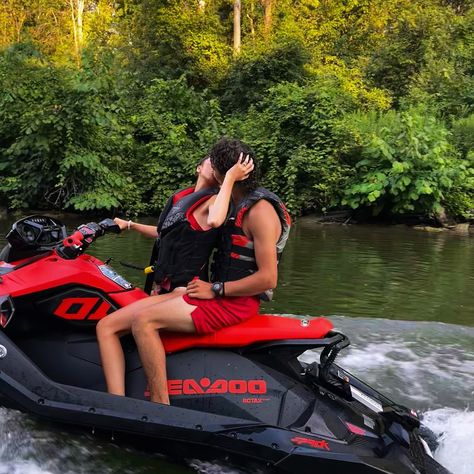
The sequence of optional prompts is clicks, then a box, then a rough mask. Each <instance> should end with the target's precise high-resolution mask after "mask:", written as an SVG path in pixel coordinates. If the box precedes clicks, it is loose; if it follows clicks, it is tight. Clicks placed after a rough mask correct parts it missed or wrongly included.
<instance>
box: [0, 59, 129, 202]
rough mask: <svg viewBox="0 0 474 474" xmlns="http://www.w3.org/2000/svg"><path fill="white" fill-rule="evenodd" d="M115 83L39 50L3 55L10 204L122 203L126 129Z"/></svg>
mask: <svg viewBox="0 0 474 474" xmlns="http://www.w3.org/2000/svg"><path fill="white" fill-rule="evenodd" d="M110 89H111V83H110V81H107V80H106V79H105V78H103V79H102V80H101V81H99V80H97V78H95V77H91V76H89V75H88V73H87V71H84V72H78V71H75V70H69V69H64V68H57V67H53V66H52V65H50V64H48V63H46V62H44V61H42V60H41V59H39V58H38V57H37V55H32V54H29V55H18V54H14V55H13V54H9V52H8V51H7V52H5V53H4V54H3V55H1V56H0V171H1V173H2V175H3V177H4V179H3V181H2V183H0V193H1V194H3V200H4V201H5V202H7V205H8V206H9V207H10V208H14V209H18V208H24V207H30V208H31V207H34V208H38V207H39V208H46V207H51V206H55V207H58V208H61V209H75V210H85V209H110V208H112V207H116V206H119V205H120V203H121V201H122V200H123V199H124V197H125V193H126V192H127V188H128V182H127V180H126V179H125V178H124V177H123V176H122V174H121V173H120V166H121V163H122V162H123V160H124V158H125V156H124V155H125V154H126V152H127V139H126V136H127V135H126V130H125V129H124V127H123V126H121V125H120V123H119V116H120V112H121V111H120V106H119V105H118V104H116V103H113V102H109V101H108V100H107V99H108V97H109V94H110Z"/></svg>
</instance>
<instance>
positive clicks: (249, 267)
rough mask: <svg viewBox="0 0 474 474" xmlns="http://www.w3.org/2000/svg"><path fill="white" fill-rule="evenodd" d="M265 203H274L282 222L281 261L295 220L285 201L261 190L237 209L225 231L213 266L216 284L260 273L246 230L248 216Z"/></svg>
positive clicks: (279, 243)
mask: <svg viewBox="0 0 474 474" xmlns="http://www.w3.org/2000/svg"><path fill="white" fill-rule="evenodd" d="M261 199H265V200H267V201H268V202H270V203H271V204H272V205H273V207H274V208H275V211H276V213H277V215H278V217H279V219H280V223H281V234H280V238H279V239H278V242H277V244H276V247H277V258H278V260H279V259H280V257H281V254H282V252H283V248H284V247H285V245H286V241H287V240H288V235H289V233H290V226H291V218H290V215H289V214H288V211H287V210H286V207H285V205H284V204H283V202H282V201H281V199H280V198H279V197H278V196H277V195H276V194H274V193H272V192H270V191H268V190H267V189H265V188H258V189H256V190H255V191H253V192H251V193H250V194H249V195H247V196H246V197H245V198H244V199H243V200H242V201H240V202H239V203H238V205H237V206H236V209H235V212H234V217H233V218H230V219H228V221H227V224H225V226H224V227H223V230H222V237H221V242H220V245H219V246H218V250H217V253H216V257H215V259H214V265H213V276H212V280H213V281H222V282H225V281H234V280H240V279H241V278H245V277H246V276H249V275H251V274H252V273H255V272H256V271H257V270H258V267H257V263H256V260H255V250H254V244H253V242H252V240H250V239H249V238H248V237H247V236H246V235H245V233H244V231H243V229H242V223H243V219H244V216H245V214H246V213H247V212H248V211H249V209H250V208H251V207H252V206H253V205H255V204H256V203H257V202H258V201H260V200H261Z"/></svg>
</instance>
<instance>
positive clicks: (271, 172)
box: [231, 80, 355, 213]
mask: <svg viewBox="0 0 474 474" xmlns="http://www.w3.org/2000/svg"><path fill="white" fill-rule="evenodd" d="M354 109H355V102H354V100H353V98H352V97H351V96H350V95H349V94H348V93H345V92H344V91H343V90H341V88H340V87H339V86H338V84H337V82H335V81H328V80H327V81H323V80H321V81H319V82H316V83H314V84H312V85H311V86H306V87H304V86H299V85H297V84H291V83H285V84H279V85H277V86H275V87H273V88H271V89H270V90H269V91H268V93H267V94H266V95H265V97H264V98H263V100H262V101H261V102H260V103H259V104H258V105H257V106H253V107H251V108H250V110H249V112H248V114H247V115H246V116H245V117H240V118H237V119H236V120H234V121H233V123H232V125H231V130H232V132H233V133H234V134H236V135H239V136H241V137H242V138H243V140H245V141H247V142H248V143H250V144H251V146H252V147H253V148H254V149H255V151H256V153H257V156H259V157H260V158H261V159H262V161H263V163H262V172H263V175H264V177H265V179H264V182H265V184H266V185H267V186H268V187H269V188H270V189H273V190H275V191H277V192H279V193H280V194H281V195H282V197H283V198H284V200H285V202H286V203H287V205H288V207H289V209H290V211H291V212H293V213H299V212H301V211H302V210H304V209H306V210H309V209H321V208H322V207H327V206H330V205H331V203H332V201H333V200H334V197H335V196H336V195H337V193H338V190H339V189H340V186H341V182H342V181H343V180H344V175H345V168H344V167H343V166H342V167H341V166H340V164H339V163H338V162H337V160H336V158H335V156H336V149H335V146H336V143H335V141H334V136H333V125H334V123H335V120H336V119H337V118H338V117H340V116H341V115H342V114H344V113H346V112H348V111H351V110H354Z"/></svg>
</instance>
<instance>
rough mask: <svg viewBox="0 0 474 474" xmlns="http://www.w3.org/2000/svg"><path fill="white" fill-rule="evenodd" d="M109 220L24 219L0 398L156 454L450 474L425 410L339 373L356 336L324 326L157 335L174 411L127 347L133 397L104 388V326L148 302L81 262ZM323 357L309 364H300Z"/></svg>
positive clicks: (257, 323) (0, 261)
mask: <svg viewBox="0 0 474 474" xmlns="http://www.w3.org/2000/svg"><path fill="white" fill-rule="evenodd" d="M118 232H120V229H119V228H118V226H117V225H116V224H115V223H114V222H113V221H112V220H110V219H106V220H104V221H102V222H99V223H88V224H85V225H82V226H80V227H78V229H77V230H76V231H74V232H73V233H72V234H71V235H67V232H66V228H65V226H64V225H63V224H62V223H61V222H60V221H59V220H57V219H54V218H51V217H48V216H41V215H35V216H30V217H27V218H24V219H21V220H19V221H17V222H15V223H14V224H13V226H12V228H11V230H10V232H9V233H8V235H7V237H6V238H7V242H8V243H7V244H6V246H5V247H4V248H3V250H2V251H1V252H0V401H1V403H2V404H3V405H4V406H7V407H12V408H15V409H18V410H21V411H23V412H26V413H28V414H30V415H33V416H35V417H38V418H40V419H44V420H47V421H49V422H57V423H61V424H63V425H64V424H66V425H70V426H75V427H84V428H87V429H91V430H93V431H94V432H100V433H108V434H113V436H114V438H115V439H116V440H124V441H125V442H132V443H133V442H135V443H136V444H138V445H139V446H141V447H143V446H145V445H146V446H147V447H148V448H151V449H154V450H156V451H157V452H164V453H165V454H166V453H168V452H169V453H171V454H172V453H173V451H174V452H175V453H176V452H179V454H182V453H183V452H184V453H186V454H187V455H194V456H197V457H199V458H201V459H203V458H209V459H215V458H216V457H225V458H229V459H235V460H237V462H239V460H245V463H246V464H247V465H248V463H250V462H251V463H255V464H256V465H259V466H263V467H264V468H265V469H268V470H270V471H271V472H281V473H295V472H298V473H300V474H305V473H311V474H313V473H315V472H332V473H334V474H337V473H340V474H343V473H344V474H347V473H351V474H362V473H364V474H369V473H385V474H432V473H444V474H446V473H448V471H447V470H446V469H444V468H443V467H442V466H441V465H440V464H438V463H437V462H436V461H435V460H434V459H433V458H432V457H431V453H430V449H429V448H428V446H427V443H426V442H425V441H424V440H423V438H422V436H421V435H420V430H421V427H420V421H419V419H418V417H417V414H416V413H415V412H414V411H413V410H410V409H408V408H406V407H404V406H401V405H399V404H397V403H395V402H393V401H391V400H389V399H388V398H387V397H385V396H384V395H382V394H381V393H379V392H377V391H376V390H374V389H373V388H371V387H370V386H368V385H367V384H365V383H364V382H362V381H361V380H359V379H358V378H357V377H355V376H353V375H352V374H350V373H349V372H347V371H346V370H344V369H343V368H342V367H340V366H339V365H337V364H336V362H335V361H336V357H337V356H338V354H339V352H340V351H341V350H343V349H344V348H346V347H347V346H348V345H349V339H348V338H347V337H346V336H345V335H344V334H342V333H340V332H337V331H335V330H334V328H333V325H332V324H331V322H330V321H329V320H327V319H325V318H321V317H320V318H307V319H297V318H288V317H282V316H276V315H258V316H255V317H253V318H251V319H249V320H247V321H245V322H243V323H241V324H239V325H236V326H233V327H228V328H225V329H222V330H220V331H219V332H217V333H215V334H210V335H188V334H177V333H162V340H163V344H164V347H165V349H166V352H167V354H168V356H167V370H168V390H169V394H170V399H171V405H170V406H166V405H161V404H156V403H152V402H150V401H149V392H148V388H147V381H146V378H145V375H144V371H143V369H142V365H141V362H140V359H139V356H138V352H137V348H136V346H135V344H134V341H133V338H132V337H124V338H123V339H122V344H123V347H124V352H125V354H126V387H127V394H126V395H127V396H126V397H120V396H115V395H110V394H108V393H107V392H106V387H105V380H104V376H103V372H102V368H101V361H100V356H99V350H98V345H97V340H96V336H95V325H96V324H97V321H99V320H100V319H101V318H103V317H104V316H106V315H108V314H110V313H112V312H113V311H115V310H117V309H118V308H120V307H122V306H124V305H127V304H129V303H131V302H133V301H136V300H139V299H141V298H145V297H147V293H145V292H144V291H142V290H141V289H139V288H136V287H134V286H133V285H132V284H130V283H129V282H128V281H127V280H126V279H125V278H123V277H122V276H121V275H120V274H119V273H117V272H116V271H115V270H113V269H112V268H111V267H110V266H109V265H108V264H107V263H104V262H103V261H101V260H99V259H97V258H95V257H93V256H91V255H88V254H86V253H85V251H86V249H87V248H88V247H89V246H90V245H91V244H92V243H93V242H94V241H95V240H96V239H98V238H100V237H102V236H103V235H104V234H107V233H118ZM307 350H319V351H320V357H319V360H318V361H315V362H313V363H310V364H306V363H303V362H301V361H300V360H299V359H298V357H299V356H300V355H301V354H303V353H304V352H305V351H307Z"/></svg>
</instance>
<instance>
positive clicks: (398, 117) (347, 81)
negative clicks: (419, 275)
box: [0, 0, 474, 217]
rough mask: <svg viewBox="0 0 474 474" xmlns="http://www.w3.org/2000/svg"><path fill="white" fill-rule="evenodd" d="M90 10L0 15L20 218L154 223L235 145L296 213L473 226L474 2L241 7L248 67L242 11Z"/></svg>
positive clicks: (125, 0) (143, 6)
mask: <svg viewBox="0 0 474 474" xmlns="http://www.w3.org/2000/svg"><path fill="white" fill-rule="evenodd" d="M270 3H271V5H272V9H271V12H270V10H269V9H268V5H269V4H270ZM78 6H79V3H78V2H77V0H74V1H71V2H65V1H63V0H52V1H47V0H9V1H8V2H3V3H2V5H0V30H1V31H2V35H0V36H1V37H0V47H2V48H3V50H0V202H2V204H3V203H5V204H6V205H8V207H9V208H16V209H18V208H23V207H42V208H47V207H51V206H56V207H58V208H62V209H75V210H98V209H111V208H115V207H120V208H122V209H124V210H129V211H131V212H133V213H138V212H157V211H158V210H159V209H160V208H161V206H162V205H163V203H164V201H165V199H166V197H167V196H168V195H169V194H170V193H171V192H173V191H174V190H176V189H177V188H180V187H183V186H186V185H188V184H190V183H191V182H192V181H193V180H194V167H195V164H196V162H197V161H198V160H199V159H200V158H201V157H202V156H203V154H204V153H205V152H206V151H207V150H208V149H209V148H210V147H211V146H212V144H213V142H214V141H215V140H216V139H217V138H218V137H219V136H220V135H221V134H223V133H226V134H227V135H235V136H238V137H241V138H243V139H244V140H246V141H248V142H249V143H250V144H251V145H253V146H254V148H255V149H256V151H257V154H258V155H259V157H260V159H261V161H262V171H263V177H264V181H265V184H266V185H268V187H270V188H272V189H273V190H275V191H276V192H278V193H280V194H281V195H282V197H283V198H284V199H285V200H286V201H287V202H288V204H289V207H290V208H291V210H292V212H293V213H295V214H298V213H302V212H307V211H311V210H314V209H316V210H321V209H326V208H328V207H330V206H333V205H335V204H340V203H341V201H343V202H346V203H348V204H349V205H351V206H352V207H370V208H371V209H372V210H373V211H374V212H378V211H383V212H385V211H387V212H388V211H390V212H397V213H402V212H407V211H413V210H415V211H416V212H420V213H424V214H428V213H431V212H433V210H435V209H436V208H437V207H438V206H440V205H443V206H444V207H445V208H446V209H447V210H448V211H449V212H452V213H454V214H455V215H457V216H464V217H466V216H469V209H470V208H472V207H473V203H472V202H473V194H472V189H474V186H473V183H472V170H473V164H472V156H473V153H474V149H473V146H474V145H473V138H472V137H473V136H474V134H473V132H474V119H473V117H474V115H473V112H474V92H473V91H474V68H473V67H472V65H473V64H474V3H473V1H472V0H345V1H343V2H335V1H333V2H329V1H320V0H298V1H297V2H295V1H293V0H278V1H276V0H273V1H272V2H267V1H265V2H264V1H263V0H245V1H243V2H242V16H241V20H242V28H241V33H242V44H241V52H240V54H239V53H237V52H236V51H233V20H234V11H233V2H232V1H230V0H213V1H212V2H211V1H204V2H198V1H197V0H195V1H194V0H193V1H189V0H119V1H112V0H85V2H84V11H83V14H82V21H79V19H78V18H77V15H78V14H79V10H78ZM73 13H74V15H73ZM269 13H271V14H270V15H269ZM74 19H76V21H74ZM81 25H82V27H81ZM73 26H75V28H73ZM414 106H415V107H418V106H420V107H421V108H420V109H414ZM389 109H392V112H388V113H387V112H386V111H387V110H389ZM395 110H398V112H395ZM420 110H423V112H420ZM221 111H222V115H221ZM435 117H436V118H435ZM443 121H444V122H443ZM447 128H450V129H451V132H452V133H451V134H450V133H448V132H447Z"/></svg>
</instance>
